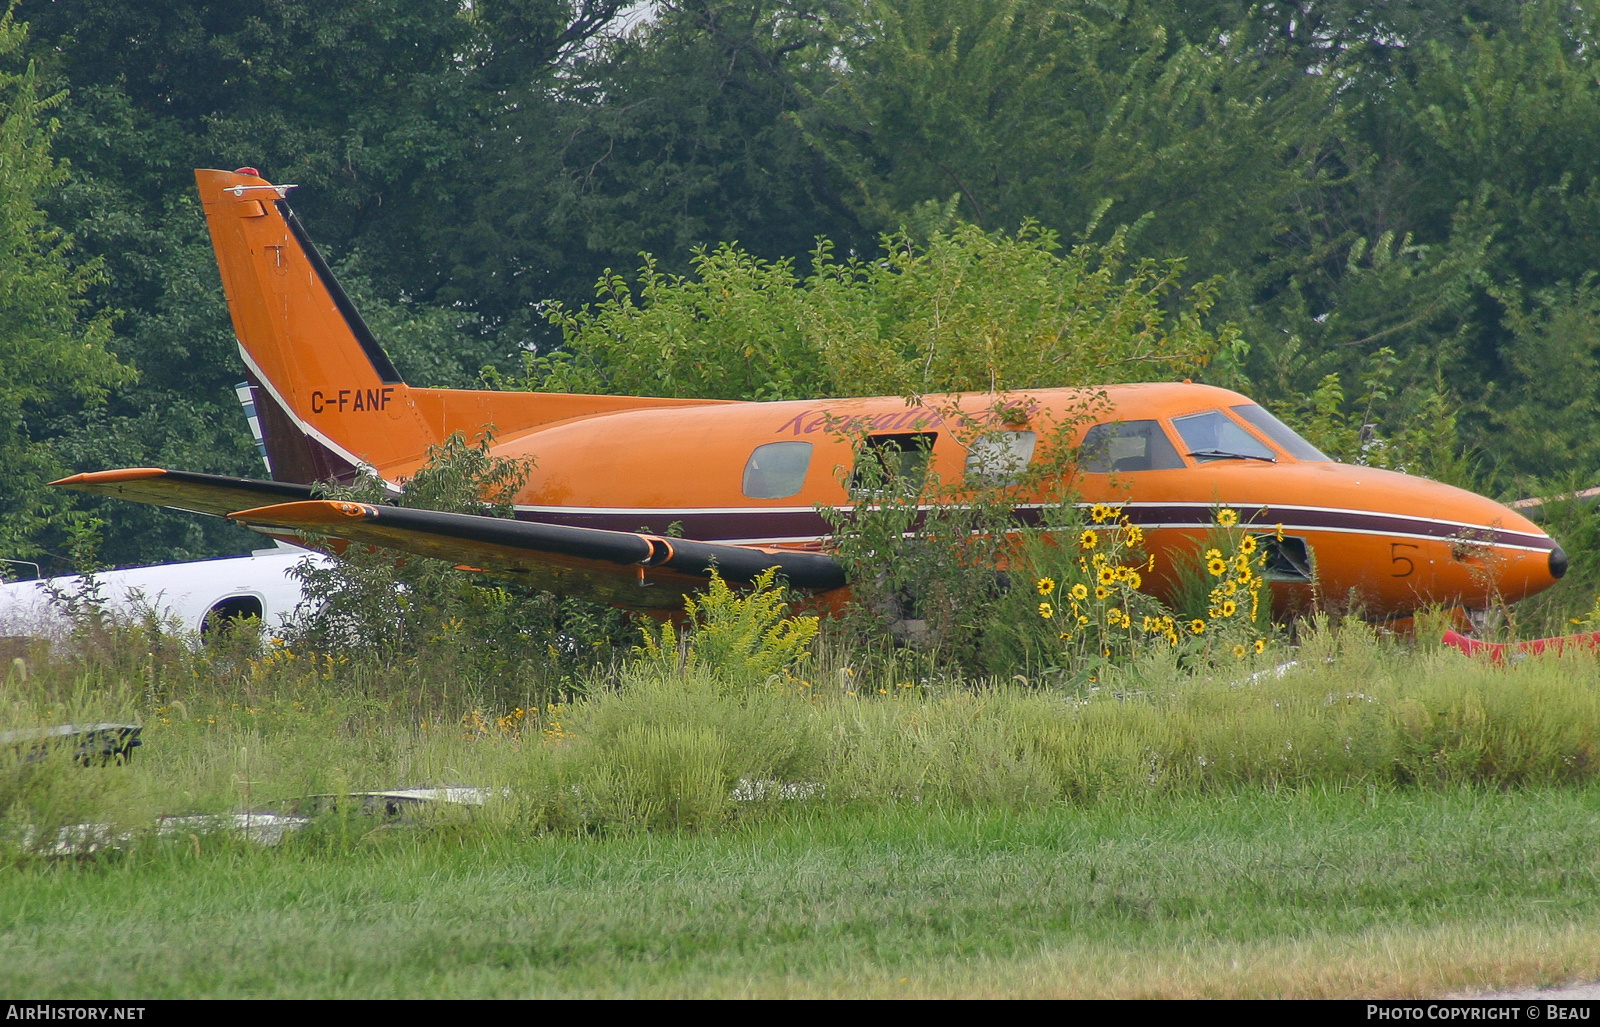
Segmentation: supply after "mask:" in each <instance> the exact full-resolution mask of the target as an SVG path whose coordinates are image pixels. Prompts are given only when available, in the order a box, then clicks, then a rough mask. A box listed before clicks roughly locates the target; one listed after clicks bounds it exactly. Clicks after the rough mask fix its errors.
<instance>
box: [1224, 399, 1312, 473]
mask: <svg viewBox="0 0 1600 1027" xmlns="http://www.w3.org/2000/svg"><path fill="white" fill-rule="evenodd" d="M1228 409H1230V410H1232V411H1233V412H1234V413H1236V414H1238V415H1239V416H1240V417H1242V418H1244V419H1245V420H1246V421H1249V422H1250V425H1251V427H1253V428H1255V430H1256V431H1258V432H1260V433H1261V434H1263V435H1265V436H1266V437H1267V438H1269V439H1271V440H1272V441H1273V442H1275V443H1277V445H1278V447H1279V448H1280V449H1282V450H1283V451H1284V452H1285V453H1288V454H1289V455H1290V456H1292V457H1294V458H1295V459H1296V460H1305V461H1309V462H1320V463H1332V462H1333V458H1332V457H1330V456H1328V455H1327V454H1325V453H1323V452H1322V450H1320V449H1318V448H1317V447H1316V446H1313V445H1312V444H1311V443H1309V442H1307V441H1306V440H1305V439H1302V438H1301V437H1300V436H1299V435H1297V434H1295V430H1294V429H1293V428H1291V427H1289V426H1288V425H1287V424H1284V423H1283V422H1282V421H1280V420H1278V419H1277V418H1276V417H1273V416H1272V415H1271V414H1270V413H1268V412H1267V411H1266V410H1265V409H1263V408H1261V407H1258V406H1256V405H1255V404H1254V403H1242V404H1240V405H1239V406H1236V407H1229V408H1228Z"/></svg>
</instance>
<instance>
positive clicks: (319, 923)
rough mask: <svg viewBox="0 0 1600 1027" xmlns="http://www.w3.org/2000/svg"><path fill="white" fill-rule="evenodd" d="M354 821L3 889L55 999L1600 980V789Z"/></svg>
mask: <svg viewBox="0 0 1600 1027" xmlns="http://www.w3.org/2000/svg"><path fill="white" fill-rule="evenodd" d="M370 827H371V825H370V824H364V823H361V822H359V821H353V822H350V823H348V824H344V823H341V822H335V823H334V824H333V825H331V826H329V827H326V828H325V829H323V830H322V831H320V832H313V833H312V834H309V835H306V836H302V837H300V838H298V839H295V840H294V841H292V842H290V843H288V844H285V845H284V846H282V847H280V848H278V849H265V850H264V849H259V848H256V847H254V846H253V845H251V844H249V843H243V842H237V841H234V842H228V841H224V840H222V839H206V840H205V841H204V842H202V843H198V844H197V843H196V842H195V841H194V840H190V839H177V840H175V841H170V842H165V843H161V844H147V845H146V846H144V847H142V848H140V849H138V850H135V851H131V852H129V853H127V854H125V855H124V856H122V857H121V858H113V859H102V860H99V861H95V862H91V863H77V862H55V863H40V862H35V863H31V864H26V865H23V866H20V867H17V866H14V867H13V868H11V869H8V870H5V871H3V872H0V991H4V992H5V993H8V994H15V995H29V996H39V997H45V996H54V997H69V996H71V997H116V998H123V999H126V998H130V997H133V996H145V997H191V996H215V997H230V996H279V997H289V996H340V997H391V996H392V997H423V996H441V997H494V996H535V995H537V996H558V995H562V996H586V995H611V996H623V995H633V996H705V995H709V996H737V995H836V994H866V995H893V994H915V995H947V994H1012V995H1060V994H1084V995H1089V994H1099V995H1129V994H1169V995H1184V994H1214V995H1223V994H1242V995H1251V994H1294V995H1326V994H1418V993H1426V992H1435V993H1437V992H1441V991H1450V990H1460V989H1471V988H1477V987H1492V986H1501V985H1506V984H1513V983H1515V984H1521V983H1531V982H1541V981H1554V980H1564V979H1567V978H1569V977H1574V976H1583V975H1585V974H1600V944H1596V943H1597V941H1600V790H1594V789H1588V790H1579V789H1560V790H1538V791H1481V790H1451V791H1444V792H1425V791H1405V790H1394V789H1342V790H1332V791H1323V790H1306V791H1300V792H1294V793H1288V792H1283V793H1277V794H1273V793H1263V792H1259V791H1246V792H1241V793H1238V794H1228V795H1213V796H1205V797H1198V798H1197V797H1186V798H1183V799H1168V800H1150V801H1142V802H1115V803H1104V804H1101V805H1098V806H1095V807H1092V808H1088V809H1084V808H1071V807H1063V806H1056V807H1052V808H1048V809H1043V810H1034V811H1029V812H1025V813H1020V814H1007V813H1004V812H999V811H994V810H971V809H967V810H952V809H948V808H941V807H936V806H931V805H929V806H911V807H907V806H902V807H898V808H895V809H892V810H882V809H879V810H854V811H852V810H816V811H812V812H809V813H799V812H797V813H793V814H791V815H789V816H785V817H780V818H772V819H768V820H766V821H764V822H758V823H751V824H747V825H745V826H742V827H739V828H735V829H730V830H726V831H724V832H721V833H713V834H707V833H700V834H676V833H669V834H639V835H633V836H629V837H612V838H606V837H574V836H563V835H555V834H544V835H532V836H530V835H528V834H526V833H518V832H513V831H507V830H505V829H504V828H503V826H498V825H496V824H493V823H489V822H483V823H477V824H474V823H472V822H470V821H459V822H449V823H444V822H441V823H435V824H433V825H432V826H428V827H421V828H414V829H405V828H400V829H387V830H386V829H379V830H370V829H369V828H370Z"/></svg>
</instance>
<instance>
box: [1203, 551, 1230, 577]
mask: <svg viewBox="0 0 1600 1027" xmlns="http://www.w3.org/2000/svg"><path fill="white" fill-rule="evenodd" d="M1206 570H1207V571H1208V572H1209V573H1210V574H1211V576H1212V577H1213V578H1220V577H1222V576H1223V575H1224V574H1226V573H1228V561H1226V560H1224V559H1223V558H1222V557H1220V556H1213V557H1211V558H1210V559H1209V560H1207V561H1206Z"/></svg>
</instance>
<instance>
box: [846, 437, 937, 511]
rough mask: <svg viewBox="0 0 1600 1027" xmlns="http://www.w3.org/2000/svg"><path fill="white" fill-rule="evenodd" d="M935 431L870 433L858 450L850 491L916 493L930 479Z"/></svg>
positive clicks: (858, 492) (855, 493)
mask: <svg viewBox="0 0 1600 1027" xmlns="http://www.w3.org/2000/svg"><path fill="white" fill-rule="evenodd" d="M937 438H938V435H936V434H935V433H933V432H897V433H895V434H892V435H868V436H867V440H866V443H865V444H864V445H863V446H862V447H861V449H860V451H859V452H857V453H856V466H855V471H854V472H853V473H852V474H851V475H850V494H851V495H858V494H865V495H879V494H882V493H884V492H891V491H892V492H898V493H900V494H901V495H907V496H914V495H918V494H920V493H921V492H922V486H923V484H924V483H925V482H926V481H927V480H928V462H929V460H930V458H931V457H932V455H933V443H934V440H935V439H937Z"/></svg>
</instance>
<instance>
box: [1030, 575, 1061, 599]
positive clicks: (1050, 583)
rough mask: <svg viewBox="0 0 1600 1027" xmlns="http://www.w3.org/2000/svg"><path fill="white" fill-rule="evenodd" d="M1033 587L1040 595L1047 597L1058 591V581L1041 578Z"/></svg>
mask: <svg viewBox="0 0 1600 1027" xmlns="http://www.w3.org/2000/svg"><path fill="white" fill-rule="evenodd" d="M1033 587H1034V588H1036V589H1038V590H1039V594H1040V595H1042V596H1047V595H1049V594H1050V593H1051V592H1054V591H1055V590H1056V579H1055V578H1040V579H1039V580H1038V581H1035V582H1034V583H1033Z"/></svg>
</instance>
